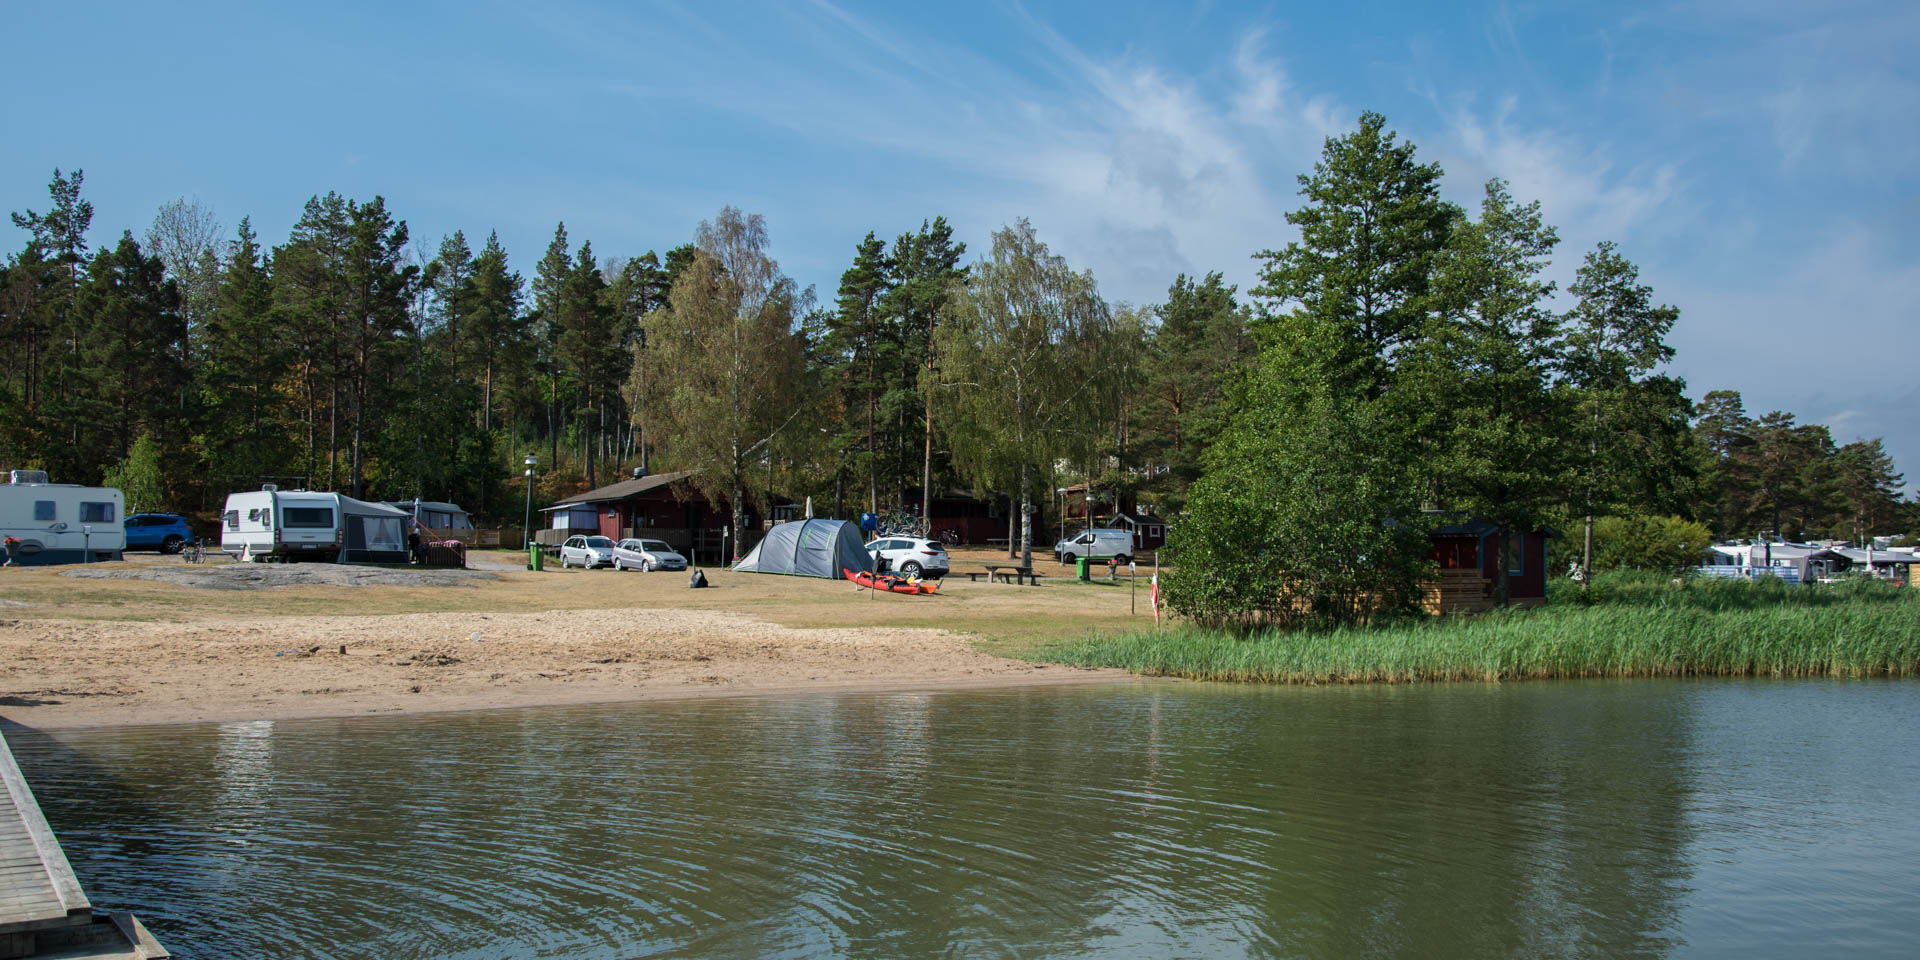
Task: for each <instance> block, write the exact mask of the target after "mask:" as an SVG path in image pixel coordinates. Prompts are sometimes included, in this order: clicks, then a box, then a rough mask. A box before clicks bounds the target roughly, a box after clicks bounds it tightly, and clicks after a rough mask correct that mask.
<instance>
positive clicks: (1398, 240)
mask: <svg viewBox="0 0 1920 960" xmlns="http://www.w3.org/2000/svg"><path fill="white" fill-rule="evenodd" d="M1386 122H1387V121H1386V118H1385V117H1383V116H1381V115H1380V114H1377V113H1372V112H1367V113H1363V114H1361V116H1360V127H1359V129H1357V130H1355V131H1354V132H1353V133H1350V134H1347V135H1346V136H1343V137H1332V138H1328V140H1327V142H1326V146H1325V148H1324V149H1323V150H1322V151H1321V157H1320V160H1319V162H1317V163H1315V164H1314V168H1313V174H1312V175H1311V176H1307V175H1302V176H1301V177H1300V188H1301V189H1300V193H1301V195H1302V196H1304V197H1306V198H1307V203H1306V205H1304V206H1302V207H1301V208H1300V209H1298V210H1295V211H1293V212H1291V213H1288V214H1287V222H1288V223H1291V224H1293V225H1294V226H1296V227H1298V228H1299V229H1300V240H1299V241H1298V242H1296V243H1290V244H1288V245H1287V246H1286V248H1285V249H1283V250H1278V251H1275V250H1267V251H1263V252H1261V253H1259V254H1256V255H1255V256H1256V257H1257V258H1258V259H1261V260H1264V261H1265V266H1264V267H1263V268H1262V269H1261V273H1260V286H1258V287H1255V288H1254V289H1253V291H1252V293H1253V294H1254V295H1255V296H1258V297H1267V298H1271V299H1272V300H1273V301H1274V303H1273V307H1274V308H1276V309H1280V308H1289V307H1290V309H1287V310H1286V312H1282V313H1270V314H1269V315H1268V316H1266V317H1263V318H1262V320H1261V322H1260V323H1259V324H1258V325H1257V327H1256V330H1257V332H1258V334H1259V336H1260V339H1261V345H1262V346H1263V347H1264V348H1267V349H1269V350H1271V351H1278V352H1281V353H1284V354H1287V355H1289V356H1291V357H1293V358H1295V359H1294V360H1293V361H1292V363H1291V364H1290V365H1291V366H1293V367H1295V368H1296V369H1299V370H1302V371H1306V370H1311V371H1313V373H1312V374H1311V376H1312V377H1313V378H1314V379H1316V380H1320V381H1323V382H1325V383H1327V384H1328V385H1330V386H1331V387H1332V388H1333V389H1334V391H1335V392H1336V394H1342V395H1344V394H1347V393H1349V392H1352V393H1357V394H1358V395H1359V396H1361V397H1363V398H1364V399H1367V400H1374V399H1378V398H1379V397H1381V396H1382V395H1384V394H1385V393H1386V392H1387V391H1388V389H1389V387H1390V386H1391V384H1392V381H1393V377H1394V370H1395V367H1396V365H1397V363H1398V361H1399V358H1400V355H1401V354H1402V353H1403V352H1404V351H1406V350H1407V349H1408V348H1410V347H1412V346H1413V345H1414V344H1415V343H1416V342H1417V341H1418V339H1419V338H1420V336H1421V333H1422V331H1423V329H1424V327H1425V324H1426V319H1427V316H1428V312H1429V309H1430V304H1429V302H1428V300H1429V284H1430V282H1431V279H1432V276H1433V269H1434V260H1435V258H1436V257H1438V256H1439V254H1440V251H1441V249H1442V248H1443V247H1444V246H1445V245H1446V241H1447V237H1448V234H1449V233H1450V232H1451V229H1452V226H1453V223H1454V221H1455V220H1457V219H1458V218H1459V211H1458V210H1456V209H1455V208H1454V207H1452V206H1451V205H1449V204H1447V203H1445V202H1444V201H1442V200H1441V199H1440V176H1441V171H1440V167H1439V165H1438V164H1419V163H1415V162H1414V159H1413V157H1414V147H1413V144H1411V143H1399V142H1396V135H1395V134H1393V133H1391V132H1388V131H1386Z"/></svg>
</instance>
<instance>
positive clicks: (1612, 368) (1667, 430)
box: [1561, 243, 1687, 584]
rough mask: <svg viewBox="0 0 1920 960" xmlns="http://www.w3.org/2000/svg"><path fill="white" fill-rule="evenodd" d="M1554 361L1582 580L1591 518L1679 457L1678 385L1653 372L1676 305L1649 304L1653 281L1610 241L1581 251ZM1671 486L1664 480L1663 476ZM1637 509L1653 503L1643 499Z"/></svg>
mask: <svg viewBox="0 0 1920 960" xmlns="http://www.w3.org/2000/svg"><path fill="white" fill-rule="evenodd" d="M1569 292H1571V293H1572V294H1573V295H1574V296H1576V297H1578V298H1579V302H1578V303H1577V304H1575V306H1574V308H1573V310H1572V311H1570V312H1569V313H1568V314H1567V317H1566V327H1567V338H1566V343H1565V351H1564V356H1563V359H1562V361H1561V367H1562V372H1563V377H1564V383H1565V385H1566V386H1567V388H1568V390H1569V392H1570V393H1571V402H1572V404H1573V406H1574V410H1573V411H1572V413H1573V422H1572V424H1571V426H1572V429H1573V430H1574V431H1575V432H1576V440H1575V443H1574V448H1575V449H1574V450H1573V458H1574V461H1575V462H1576V463H1577V465H1578V467H1577V473H1578V477H1577V479H1576V480H1575V481H1574V483H1573V485H1572V488H1571V489H1572V492H1573V498H1572V499H1573V505H1574V507H1575V509H1576V511H1577V512H1578V513H1579V514H1582V515H1584V516H1585V518H1586V528H1585V531H1584V537H1583V542H1582V546H1581V570H1582V571H1583V577H1582V579H1581V583H1582V584H1586V583H1591V582H1592V573H1593V525H1594V520H1595V518H1596V517H1600V516H1606V515H1609V514H1612V513H1613V512H1615V511H1616V510H1617V509H1619V508H1621V507H1623V506H1626V505H1628V504H1630V503H1631V501H1633V500H1634V499H1635V493H1636V492H1644V491H1636V490H1635V485H1636V480H1637V479H1638V478H1644V477H1649V476H1651V475H1654V474H1656V473H1671V472H1673V471H1676V470H1681V469H1682V468H1683V467H1684V466H1685V459H1684V458H1683V457H1682V456H1681V454H1680V451H1679V449H1678V447H1679V444H1678V441H1679V439H1680V437H1681V436H1682V431H1683V430H1684V426H1685V419H1686V413H1687V407H1686V404H1685V401H1684V399H1682V397H1683V394H1682V392H1681V391H1682V389H1683V387H1684V384H1682V383H1681V382H1680V381H1678V380H1674V379H1672V378H1668V377H1657V376H1655V375H1654V371H1655V370H1656V369H1657V368H1658V367H1659V366H1660V365H1661V364H1663V363H1666V362H1667V361H1669V360H1671V359H1673V348H1672V347H1670V346H1668V345H1667V342H1666V336H1667V333H1668V331H1670V330H1672V329H1673V325H1674V322H1675V321H1677V320H1678V319H1679V317H1680V311H1679V310H1676V309H1674V308H1673V307H1670V306H1659V307H1656V306H1654V305H1653V288H1652V287H1649V286H1647V285H1645V284H1642V283H1641V282H1640V270H1639V268H1638V267H1636V266H1634V265H1633V264H1632V263H1631V262H1630V261H1628V260H1627V259H1626V258H1625V257H1623V256H1621V255H1620V254H1619V252H1618V250H1616V248H1615V247H1614V245H1613V244H1612V243H1602V244H1600V246H1599V247H1598V248H1597V249H1595V250H1594V251H1593V252H1591V253H1589V254H1587V258H1586V262H1585V263H1584V264H1582V265H1581V267H1580V270H1579V273H1578V274H1577V278H1576V279H1575V280H1574V283H1573V286H1572V287H1571V288H1570V290H1569ZM1669 485H1671V481H1670V480H1669ZM1637 505H1638V506H1640V507H1642V508H1643V509H1646V508H1654V507H1656V506H1657V505H1656V504H1652V503H1646V502H1644V498H1643V502H1642V503H1640V504H1637Z"/></svg>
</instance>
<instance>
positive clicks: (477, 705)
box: [0, 557, 1137, 728]
mask: <svg viewBox="0 0 1920 960" xmlns="http://www.w3.org/2000/svg"><path fill="white" fill-rule="evenodd" d="M177 563H178V561H177V559H175V558H158V559H137V560H134V561H132V562H130V563H123V564H106V565H100V566H99V567H96V568H94V569H93V570H91V571H84V572H82V573H81V574H80V575H79V576H73V575H65V576H63V575H62V573H61V571H59V570H57V569H38V570H24V571H23V570H19V569H10V570H6V571H0V604H4V605H0V719H3V720H5V721H9V722H13V723H19V724H25V725H28V726H33V727H41V728H57V727H78V726H100V725H122V724H148V723H187V722H207V721H233V720H250V719H292V718H298V717H317V716H355V715H390V714H396V713H425V712H437V711H449V710H473V709H484V708H494V707H525V706H540V705H562V704H584V703H610V702H622V701H642V700H658V699H681V698H694V697H717V696H742V695H770V694H792V693H804V692H823V693H824V692H870V691H893V690H934V689H959V688H968V687H1003V686H1014V685H1028V684H1056V683H1085V682H1127V681H1128V680H1129V679H1130V678H1129V677H1128V676H1127V675H1126V674H1124V673H1122V672H1119V671H1105V670H1079V669H1074V668H1068V667H1060V666H1049V665H1045V664H1036V663H1029V662H1025V661H1022V660H1017V659H1009V658H1005V657H1000V656H994V655H992V654H989V653H986V652H983V651H982V650H981V649H980V643H979V641H980V639H981V636H982V633H983V632H984V633H986V634H995V633H996V632H997V633H998V634H999V635H1001V636H1002V637H1003V640H1002V643H1003V645H1004V644H1005V642H1006V641H1005V640H1004V637H1005V636H1008V635H1013V636H1016V637H1017V636H1019V635H1034V634H1036V633H1043V632H1044V631H1045V630H1046V629H1047V628H1048V624H1049V623H1050V622H1051V621H1055V620H1058V621H1059V622H1061V623H1063V624H1066V623H1073V624H1078V623H1081V622H1103V621H1105V622H1113V621H1114V611H1115V610H1116V609H1117V610H1118V611H1119V612H1121V613H1124V612H1125V611H1126V606H1125V603H1126V601H1125V598H1124V597H1123V596H1121V595H1120V594H1118V593H1115V592H1114V591H1113V590H1111V589H1109V590H1107V591H1104V592H1103V591H1098V590H1095V589H1093V588H1090V587H1086V586H1067V585H1056V584H1048V585H1043V586H1040V587H1024V588H1023V587H1012V586H1007V585H997V584H996V585H990V584H985V583H980V584H971V583H966V582H964V581H959V582H950V583H949V584H947V585H946V586H944V587H943V588H942V595H941V596H938V597H931V598H895V597H882V598H874V599H869V597H868V592H866V591H858V592H856V591H854V590H852V588H851V587H850V585H848V584H846V583H844V582H830V581H820V580H808V579H805V578H793V577H765V576H755V575H749V574H740V575H733V574H727V573H724V572H719V573H715V574H713V579H714V581H715V585H716V588H717V589H712V590H698V591H689V590H687V589H685V580H684V577H683V576H681V575H672V574H637V573H626V574H619V573H613V572H609V571H593V572H584V571H572V572H568V573H558V572H553V573H531V572H526V571H524V570H514V569H512V568H511V566H510V564H503V563H501V562H500V561H499V558H497V557H496V558H494V561H493V566H494V568H495V569H494V570H493V571H483V572H484V573H485V575H484V576H480V577H473V578H467V579H464V580H462V581H461V582H458V583H454V584H452V585H448V584H447V583H445V582H444V580H445V578H438V579H437V580H429V579H427V578H429V577H430V575H429V574H426V573H425V572H424V571H423V572H422V577H423V579H422V581H421V584H419V585H409V584H408V583H407V582H406V580H405V578H404V577H402V578H399V579H398V580H395V579H394V578H384V579H382V580H381V581H380V582H377V583H368V584H364V585H356V586H337V585H336V586H314V585H311V583H310V582H308V581H309V579H310V578H307V577H298V578H296V579H297V580H298V581H299V582H298V583H296V584H295V585H289V586H273V585H272V584H271V582H267V583H264V584H263V583H261V582H258V571H259V569H260V568H258V567H255V568H253V569H251V570H249V569H246V568H244V567H242V568H234V569H233V571H232V574H230V575H229V576H238V577H244V578H247V579H248V580H250V581H255V582H254V583H253V586H252V587H247V588H241V589H236V588H234V587H232V586H231V585H227V586H221V587H219V588H218V589H205V588H204V587H205V586H207V584H200V585H198V586H195V585H188V584H189V583H198V582H199V581H200V580H202V579H204V578H205V577H206V576H207V574H206V573H205V571H204V570H203V569H196V570H194V571H193V572H192V573H191V575H185V576H174V575H173V571H177V570H178V569H179V568H178V567H177V566H175V565H176V564H177ZM477 565H479V566H482V567H485V566H486V565H487V561H486V559H485V558H481V559H480V560H479V562H478V563H477ZM169 568H171V569H169ZM310 569H311V568H309V571H310ZM109 571H113V572H117V573H119V574H127V573H133V574H136V575H137V576H133V577H128V576H114V577H110V578H107V579H101V578H99V576H98V574H100V573H103V572H109ZM153 571H159V572H161V573H162V574H164V575H161V576H154V575H152V574H153ZM279 571H289V572H291V573H295V574H298V573H300V572H301V568H300V567H297V566H296V567H292V568H279ZM279 571H272V572H279ZM401 572H402V573H405V572H406V571H401ZM270 580H271V577H269V581H270ZM9 588H12V589H9ZM1116 598H1118V599H1116ZM1116 603H1118V604H1119V606H1118V607H1117V608H1116V607H1115V604H1116ZM1063 604H1064V605H1065V606H1067V607H1074V606H1079V607H1085V608H1086V610H1085V611H1083V612H1082V613H1080V614H1078V615H1075V614H1072V613H1069V612H1068V611H1066V610H1064V609H1063ZM1118 622H1121V623H1124V622H1126V621H1118ZM1134 622H1137V621H1134ZM935 624H938V625H939V626H934V625H935ZM962 625H964V626H965V628H966V629H967V630H968V632H966V633H962V632H959V631H958V630H957V629H953V628H954V627H957V626H962Z"/></svg>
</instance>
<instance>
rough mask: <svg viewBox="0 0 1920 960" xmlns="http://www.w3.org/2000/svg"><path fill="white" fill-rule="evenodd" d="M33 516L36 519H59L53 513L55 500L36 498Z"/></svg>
mask: <svg viewBox="0 0 1920 960" xmlns="http://www.w3.org/2000/svg"><path fill="white" fill-rule="evenodd" d="M33 518H34V519H35V520H57V519H59V518H58V517H56V516H54V515H53V501H52V500H35V501H34V502H33Z"/></svg>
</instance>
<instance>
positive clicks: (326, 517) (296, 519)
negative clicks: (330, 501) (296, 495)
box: [280, 507, 333, 529]
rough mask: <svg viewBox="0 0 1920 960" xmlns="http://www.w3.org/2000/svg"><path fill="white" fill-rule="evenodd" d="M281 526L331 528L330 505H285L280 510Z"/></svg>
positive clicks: (331, 511)
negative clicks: (284, 507) (285, 506)
mask: <svg viewBox="0 0 1920 960" xmlns="http://www.w3.org/2000/svg"><path fill="white" fill-rule="evenodd" d="M280 518H281V523H280V525H281V526H283V527H305V528H308V529H314V528H331V527H332V526H333V508H332V507H287V508H286V509H283V510H281V511H280Z"/></svg>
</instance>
